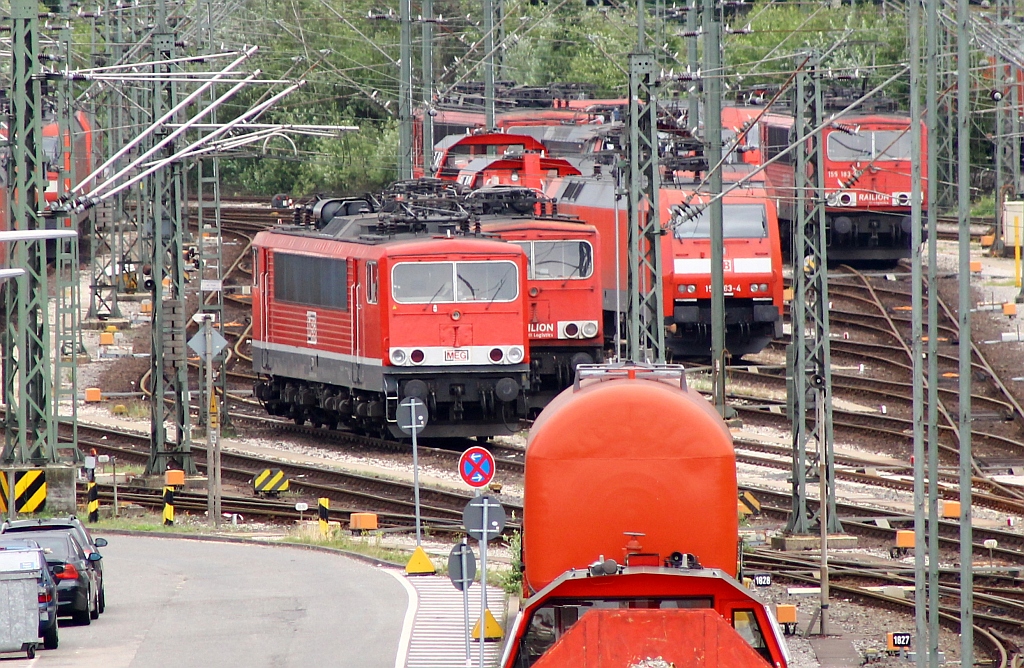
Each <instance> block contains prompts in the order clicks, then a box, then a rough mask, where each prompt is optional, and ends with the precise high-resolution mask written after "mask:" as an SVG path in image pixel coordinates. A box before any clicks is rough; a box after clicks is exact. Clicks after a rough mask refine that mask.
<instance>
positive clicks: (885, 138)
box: [760, 113, 928, 262]
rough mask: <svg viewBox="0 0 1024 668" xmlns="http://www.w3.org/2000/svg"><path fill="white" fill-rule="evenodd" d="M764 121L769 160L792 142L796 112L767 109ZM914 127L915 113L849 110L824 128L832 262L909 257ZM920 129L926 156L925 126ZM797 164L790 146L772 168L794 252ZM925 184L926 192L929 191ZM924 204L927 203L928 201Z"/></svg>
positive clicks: (770, 178) (769, 173)
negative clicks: (793, 227)
mask: <svg viewBox="0 0 1024 668" xmlns="http://www.w3.org/2000/svg"><path fill="white" fill-rule="evenodd" d="M760 126H761V148H762V152H763V154H764V160H765V161H768V160H770V159H771V158H774V157H776V156H778V155H779V154H780V153H781V152H782V151H784V150H785V149H787V148H789V146H790V145H791V144H792V142H793V136H792V134H793V118H792V116H785V115H779V114H771V115H766V116H765V117H764V118H762V120H761V122H760ZM910 132H911V125H910V118H909V117H906V116H900V115H897V114H889V113H872V114H857V115H848V116H843V117H842V118H840V119H839V120H837V121H835V122H833V123H832V124H831V125H830V126H829V127H826V128H825V129H824V130H823V131H822V133H821V137H822V141H823V142H824V147H825V151H824V154H825V165H824V174H825V184H824V185H825V196H826V201H827V203H826V206H825V220H826V228H827V236H828V259H829V261H836V262H851V261H853V262H855V261H884V262H894V261H896V260H899V259H901V258H908V257H910V254H911V250H912V249H911V247H910V242H911V233H912V232H913V228H912V225H911V218H910V209H911V198H910V192H911V186H910V144H911V136H910ZM921 135H922V137H921V147H922V148H921V150H922V155H921V160H922V161H924V160H925V159H926V156H925V155H924V153H923V152H924V151H925V147H926V146H927V141H926V136H925V135H926V129H925V128H924V126H923V125H922V126H921ZM795 163H796V159H795V156H794V155H793V152H792V151H790V152H789V153H787V154H786V155H784V156H783V157H781V158H779V159H778V160H777V161H776V162H774V163H772V164H770V165H768V166H767V167H766V168H765V182H766V185H767V189H768V194H769V195H770V196H771V197H772V198H774V199H775V200H776V202H777V203H778V207H779V218H780V220H782V221H783V226H782V232H783V239H784V241H785V242H786V249H787V251H788V250H789V247H790V246H789V244H790V239H791V236H792V232H791V230H792V226H793V224H794V222H795V220H796V209H795V198H794V190H793V188H794V178H795V174H794V172H795V169H796V166H795ZM926 185H927V184H924V185H923V186H922V193H926V192H927V188H926ZM922 197H925V195H924V194H922ZM923 206H924V208H925V209H927V206H928V202H927V200H924V201H923Z"/></svg>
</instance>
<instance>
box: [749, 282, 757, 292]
mask: <svg viewBox="0 0 1024 668" xmlns="http://www.w3.org/2000/svg"><path fill="white" fill-rule="evenodd" d="M750 291H751V292H757V291H758V285H757V283H751V284H750Z"/></svg>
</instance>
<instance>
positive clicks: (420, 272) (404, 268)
mask: <svg viewBox="0 0 1024 668" xmlns="http://www.w3.org/2000/svg"><path fill="white" fill-rule="evenodd" d="M518 275H519V271H518V268H517V267H516V265H515V263H514V262H508V261H486V262H400V263H398V264H396V265H395V268H394V269H393V270H392V273H391V291H392V294H393V295H394V298H395V301H396V302H398V303H400V304H438V303H444V302H453V301H457V302H474V301H485V302H492V301H498V302H510V301H514V300H515V299H516V297H518V296H519V280H518Z"/></svg>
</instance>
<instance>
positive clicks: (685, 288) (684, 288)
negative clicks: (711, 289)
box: [678, 285, 697, 294]
mask: <svg viewBox="0 0 1024 668" xmlns="http://www.w3.org/2000/svg"><path fill="white" fill-rule="evenodd" d="M678 290H679V292H681V293H683V294H693V293H694V292H697V286H696V285H680V286H679V288H678Z"/></svg>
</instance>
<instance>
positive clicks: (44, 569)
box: [0, 539, 60, 649]
mask: <svg viewBox="0 0 1024 668" xmlns="http://www.w3.org/2000/svg"><path fill="white" fill-rule="evenodd" d="M0 552H3V553H4V554H10V553H19V552H23V553H29V554H31V555H32V561H34V563H36V564H38V565H39V570H38V574H39V637H40V638H42V639H43V647H45V648H46V649H57V645H58V644H59V643H60V639H59V637H58V630H57V583H56V582H55V581H54V579H53V575H52V574H51V573H50V568H49V565H48V563H47V561H46V554H45V553H44V552H43V550H42V548H40V547H39V543H37V542H36V541H34V540H28V539H18V540H13V539H7V540H4V539H0ZM19 560H20V558H19Z"/></svg>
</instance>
